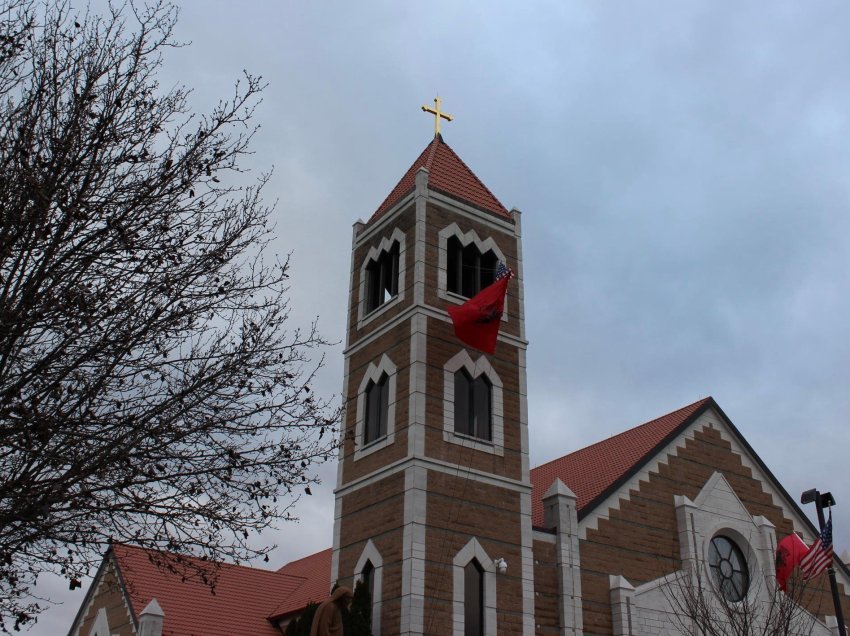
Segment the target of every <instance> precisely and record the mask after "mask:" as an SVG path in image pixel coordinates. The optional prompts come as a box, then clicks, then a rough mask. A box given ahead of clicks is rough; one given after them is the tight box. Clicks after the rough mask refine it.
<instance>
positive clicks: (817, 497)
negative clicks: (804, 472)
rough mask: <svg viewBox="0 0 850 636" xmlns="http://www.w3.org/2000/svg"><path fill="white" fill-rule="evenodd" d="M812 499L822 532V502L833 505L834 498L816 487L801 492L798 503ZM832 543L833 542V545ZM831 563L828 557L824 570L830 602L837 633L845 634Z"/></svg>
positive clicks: (842, 614) (839, 599)
mask: <svg viewBox="0 0 850 636" xmlns="http://www.w3.org/2000/svg"><path fill="white" fill-rule="evenodd" d="M813 501H814V502H815V508H817V511H818V527H819V529H820V531H821V532H823V527H824V526H825V525H826V519H825V518H824V515H823V506H824V504H826V505H827V506H834V505H835V499H833V497H832V493H829V492H825V493H821V492H820V491H819V490H818V489H817V488H812V489H811V490H807V491H806V492H804V493H803V495H802V497H800V503H803V504H807V503H811V502H813ZM830 517H831V513H830ZM834 532H835V528H833V533H834ZM834 545H835V544H834V543H833V546H834ZM833 553H834V548H833ZM833 558H834V557H833ZM832 564H833V559H832V558H830V560H829V567H828V568H827V570H826V571H827V573H828V574H829V587H830V588H832V604H833V605H834V606H835V619H836V620H837V621H838V633H839V635H840V636H847V628H846V627H845V626H844V610H843V609H842V608H841V597H840V596H839V595H838V581H836V580H835V568H834V567H833V566H832Z"/></svg>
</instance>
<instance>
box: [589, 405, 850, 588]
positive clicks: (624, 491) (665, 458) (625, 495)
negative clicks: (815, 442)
mask: <svg viewBox="0 0 850 636" xmlns="http://www.w3.org/2000/svg"><path fill="white" fill-rule="evenodd" d="M707 428H713V429H714V430H716V431H717V432H718V433H720V436H721V438H722V439H724V440H725V441H728V442H729V443H730V444H731V446H732V452H733V453H735V454H737V455H738V456H739V457H740V458H741V463H742V464H743V465H744V466H745V467H747V468H749V469H750V470H751V471H752V475H753V477H754V478H755V479H756V480H758V481H759V482H760V483H761V487H762V490H763V491H764V492H765V493H767V494H769V495H770V496H771V500H772V502H773V505H775V506H777V507H778V508H780V509H781V510H782V513H783V515H784V516H785V517H786V518H787V519H790V520H791V522H792V523H793V527H794V530H795V531H797V532H800V533H801V534H802V535H803V536H804V538H807V539H808V540H809V543H811V541H812V540H814V539H813V535H812V534H811V532H810V531H809V527H808V525H806V524H805V522H804V521H803V519H802V518H801V517H800V515H799V512H798V511H797V510H796V509H795V508H794V507H793V506H791V505H788V502H787V501H786V500H785V498H784V497H783V496H782V495H780V493H779V491H778V489H776V488H775V487H774V485H773V484H772V483H771V482H770V481H769V480H768V479H767V476H766V475H765V474H764V473H763V471H762V469H761V468H760V467H759V466H758V464H757V463H756V462H755V461H754V460H753V459H752V457H751V456H750V454H749V453H748V452H747V451H746V450H745V449H744V448H743V446H742V445H741V444H740V443H739V442H738V441H737V439H736V436H735V435H734V434H733V433H732V432H731V430H729V428H728V427H727V425H726V423H725V421H724V420H723V418H722V417H721V416H720V415H719V414H718V413H717V412H716V411H715V410H714V409H712V408H709V409H707V410H706V411H705V412H704V413H703V414H702V415H700V416H699V417H698V418H697V419H696V420H694V422H693V423H692V424H691V425H690V426H688V427H687V428H686V429H685V430H683V431H682V432H681V433H680V434H679V435H678V436H677V437H676V438H675V439H673V440H672V441H671V442H670V443H669V444H668V445H667V446H666V447H665V448H663V449H661V450H660V451H658V453H656V454H655V456H654V457H653V458H652V459H650V460H649V461H648V462H647V464H646V465H645V466H644V467H643V468H642V469H641V470H639V471H638V472H637V473H635V474H634V475H632V477H631V479H629V481H627V482H626V483H625V484H623V485H622V486H621V487H620V488H619V489H618V490H617V491H616V492H614V493H611V495H609V496H608V498H607V499H606V500H605V501H603V502H601V503H600V504H599V505H597V506H596V507H595V509H594V510H593V511H592V512H591V513H590V514H589V515H588V516H586V517H585V518H584V519H582V520H581V522H580V523H579V537H580V538H582V539H586V538H587V531H588V530H595V529H596V528H597V527H598V523H599V519H607V518H608V517H609V515H610V511H611V510H618V509H619V508H620V502H621V501H628V500H629V499H630V497H631V494H630V491H631V490H637V489H638V488H639V486H640V482H641V481H646V480H647V479H648V478H649V474H650V473H657V472H658V469H659V466H660V465H661V464H667V463H668V462H669V460H670V458H672V457H675V456H676V455H677V454H678V452H679V448H684V446H685V442H686V441H687V440H688V439H691V440H692V439H694V436H695V435H696V433H697V432H698V431H702V430H704V429H707ZM848 583H850V582H848Z"/></svg>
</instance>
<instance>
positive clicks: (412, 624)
mask: <svg viewBox="0 0 850 636" xmlns="http://www.w3.org/2000/svg"><path fill="white" fill-rule="evenodd" d="M427 491H428V471H427V470H426V469H425V468H423V467H421V466H416V465H413V466H409V467H408V468H407V469H406V470H405V472H404V531H403V532H402V564H401V629H402V632H401V633H402V634H404V635H408V634H409V635H411V636H412V635H413V634H424V633H425V632H424V629H425V523H426V507H427Z"/></svg>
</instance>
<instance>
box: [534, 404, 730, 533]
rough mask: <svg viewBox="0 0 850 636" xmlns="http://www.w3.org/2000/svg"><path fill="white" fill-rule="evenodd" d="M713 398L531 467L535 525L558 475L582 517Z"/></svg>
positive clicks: (540, 524) (537, 524) (538, 524)
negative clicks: (568, 490)
mask: <svg viewBox="0 0 850 636" xmlns="http://www.w3.org/2000/svg"><path fill="white" fill-rule="evenodd" d="M713 401H714V400H713V399H712V398H710V397H709V398H705V399H702V400H699V401H698V402H694V403H693V404H690V405H688V406H685V407H683V408H680V409H679V410H677V411H673V412H672V413H668V414H667V415H664V416H662V417H659V418H658V419H656V420H652V421H651V422H647V423H646V424H642V425H640V426H637V427H635V428H633V429H630V430H628V431H624V432H622V433H620V434H619V435H614V436H613V437H609V438H608V439H606V440H603V441H601V442H597V443H596V444H593V445H591V446H587V447H585V448H582V449H580V450H577V451H575V452H574V453H570V454H569V455H564V456H563V457H560V458H558V459H555V460H552V461H551V462H549V463H547V464H543V465H541V466H538V467H537V468H532V469H531V471H530V472H531V486H532V493H531V523H532V525H534V526H536V527H543V525H544V524H543V495H545V494H546V491H547V490H549V487H550V486H551V485H552V483H553V482H554V481H555V478H556V477H559V478H560V479H561V481H562V482H564V483H565V484H566V485H567V486H569V488H570V490H572V491H573V492H574V493H575V495H576V498H577V500H578V501H577V507H578V512H579V517H581V516H582V515H581V512H582V509H583V508H584V507H585V506H587V505H588V504H591V503H592V502H594V501H595V500H596V499H597V498H598V497H600V496H601V495H603V494H604V493H605V492H606V491H607V490H608V489H609V488H611V487H612V486H613V485H614V484H616V483H617V481H618V480H620V479H621V478H623V477H624V476H626V475H628V474H629V473H630V472H631V471H632V470H634V469H636V468H637V467H639V466H640V465H641V464H643V462H644V461H645V460H647V459H649V458H650V457H651V456H652V455H653V454H654V453H653V451H655V450H656V447H658V445H659V444H661V443H662V442H664V441H665V440H666V438H667V436H668V435H670V434H672V433H673V432H674V431H676V429H678V428H679V427H680V426H682V425H683V424H685V423H686V422H687V421H688V420H689V419H690V418H691V417H692V416H693V415H694V414H695V413H697V412H698V411H699V410H700V409H702V408H703V407H704V406H705V405H706V404H708V403H709V402H713Z"/></svg>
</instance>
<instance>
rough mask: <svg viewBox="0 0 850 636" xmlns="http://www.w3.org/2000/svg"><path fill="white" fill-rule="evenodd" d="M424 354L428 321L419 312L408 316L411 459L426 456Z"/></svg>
mask: <svg viewBox="0 0 850 636" xmlns="http://www.w3.org/2000/svg"><path fill="white" fill-rule="evenodd" d="M427 355H428V318H427V316H425V315H424V314H422V313H416V314H414V315H413V316H411V317H410V368H409V375H410V380H409V382H408V396H409V397H408V409H407V411H408V416H407V454H408V455H409V456H411V457H420V456H424V455H425V408H426V404H427V402H428V385H427V372H428V368H427V366H426V361H427Z"/></svg>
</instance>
